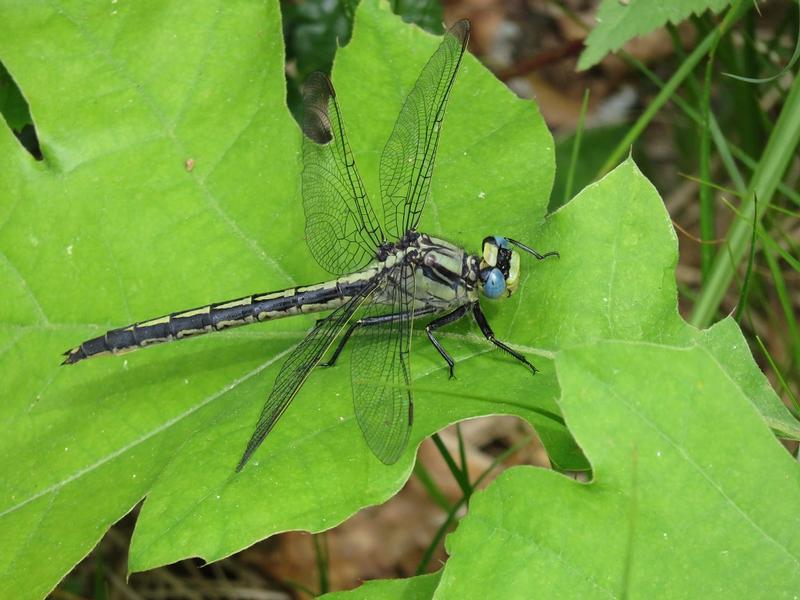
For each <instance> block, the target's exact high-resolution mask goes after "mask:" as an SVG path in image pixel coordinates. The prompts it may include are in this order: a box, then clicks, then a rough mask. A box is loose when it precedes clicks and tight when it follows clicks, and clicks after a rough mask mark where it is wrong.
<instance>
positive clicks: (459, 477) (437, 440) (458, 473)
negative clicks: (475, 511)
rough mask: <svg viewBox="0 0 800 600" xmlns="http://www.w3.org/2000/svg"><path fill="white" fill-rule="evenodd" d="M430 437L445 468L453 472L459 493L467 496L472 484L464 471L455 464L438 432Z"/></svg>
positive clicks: (470, 491)
mask: <svg viewBox="0 0 800 600" xmlns="http://www.w3.org/2000/svg"><path fill="white" fill-rule="evenodd" d="M431 439H432V440H433V443H434V444H436V448H437V449H438V450H439V453H440V454H441V455H442V458H443V459H444V462H445V463H447V468H448V469H450V472H451V473H452V474H453V478H454V479H455V480H456V483H458V487H460V488H461V493H462V494H464V495H465V496H467V497H469V495H470V494H472V486H470V483H469V480H468V479H466V477H465V476H464V472H463V471H462V470H461V469H459V468H458V465H456V461H455V460H453V456H452V455H451V454H450V452H449V451H448V450H447V447H446V446H445V445H444V442H443V441H442V438H441V437H439V434H438V433H434V434H433V435H432V436H431Z"/></svg>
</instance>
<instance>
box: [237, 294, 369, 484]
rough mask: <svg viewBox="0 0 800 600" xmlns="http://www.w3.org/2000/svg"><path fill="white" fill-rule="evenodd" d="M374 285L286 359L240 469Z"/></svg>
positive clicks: (330, 315)
mask: <svg viewBox="0 0 800 600" xmlns="http://www.w3.org/2000/svg"><path fill="white" fill-rule="evenodd" d="M374 288H375V284H374V283H373V284H371V285H369V286H366V287H365V288H364V289H362V290H361V291H360V292H359V293H358V294H357V295H356V296H353V297H352V298H351V299H350V300H348V301H347V303H345V304H343V305H342V306H340V307H339V308H337V309H336V310H335V311H333V312H332V313H331V314H329V315H328V316H327V317H326V318H325V319H324V320H323V321H321V322H320V323H319V324H318V325H317V326H316V327H315V328H314V329H312V330H311V331H310V332H309V333H308V335H306V337H305V338H304V339H303V341H302V342H300V344H299V345H298V346H297V347H296V348H295V349H294V350H293V351H292V353H291V354H290V355H289V358H287V359H286V362H284V363H283V366H281V370H280V371H279V372H278V376H277V377H276V378H275V385H274V386H273V387H272V392H270V395H269V398H268V399H267V402H266V403H265V404H264V408H263V410H262V411H261V416H260V417H259V418H258V424H257V425H256V429H255V431H254V432H253V435H252V436H251V437H250V441H249V442H247V448H245V451H244V454H243V455H242V458H241V460H240V461H239V465H238V466H237V467H236V470H237V471H240V470H241V469H242V467H244V465H245V464H246V463H247V461H248V460H250V457H251V456H252V455H253V452H255V451H256V449H257V448H258V447H259V446H260V445H261V442H263V441H264V438H265V437H267V434H268V433H269V432H270V431H271V430H272V428H273V427H274V426H275V423H277V421H278V419H280V417H281V415H283V412H284V411H285V410H286V408H287V407H288V406H289V403H290V402H291V401H292V399H293V398H294V397H295V394H297V391H298V390H299V389H300V387H301V386H302V385H303V382H305V380H306V377H308V374H309V373H310V372H311V369H313V368H314V367H315V366H316V365H317V363H318V362H319V361H320V359H321V358H322V355H323V354H324V353H325V351H326V350H327V349H328V348H329V347H330V345H331V343H332V342H333V340H334V339H336V336H337V335H338V334H339V332H340V331H341V330H342V328H343V327H344V326H345V325H347V322H348V321H349V320H350V317H352V316H353V313H354V312H355V311H356V310H357V309H358V307H359V306H360V305H361V303H362V302H363V301H364V299H365V298H367V297H368V296H369V294H370V292H371V291H372V290H373V289H374Z"/></svg>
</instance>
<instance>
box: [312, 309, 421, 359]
mask: <svg viewBox="0 0 800 600" xmlns="http://www.w3.org/2000/svg"><path fill="white" fill-rule="evenodd" d="M434 312H436V309H435V308H433V307H429V308H421V309H419V310H415V311H414V314H413V315H411V318H412V319H416V318H419V317H422V316H425V315H429V314H431V313H434ZM406 315H407V313H400V314H390V315H380V316H377V317H366V318H364V319H359V320H358V321H356V322H355V323H351V324H350V327H348V328H347V331H345V332H344V335H343V336H342V337H341V339H340V340H339V344H338V345H337V346H336V350H334V351H333V354H331V357H330V358H329V359H328V360H326V361H325V362H321V363H319V364H318V365H317V366H318V367H332V366H333V365H335V364H336V361H337V360H338V359H339V355H340V354H341V353H342V350H344V347H345V346H346V345H347V342H348V340H349V339H350V336H351V335H353V332H354V331H355V330H356V329H357V328H358V327H369V326H370V325H380V324H381V323H389V322H391V321H398V320H400V319H402V318H403V317H405V316H406Z"/></svg>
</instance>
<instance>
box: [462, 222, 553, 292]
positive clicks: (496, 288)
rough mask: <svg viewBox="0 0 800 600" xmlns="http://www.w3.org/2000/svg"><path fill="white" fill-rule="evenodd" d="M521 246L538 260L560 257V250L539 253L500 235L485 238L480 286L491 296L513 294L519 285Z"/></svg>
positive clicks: (480, 265) (479, 278)
mask: <svg viewBox="0 0 800 600" xmlns="http://www.w3.org/2000/svg"><path fill="white" fill-rule="evenodd" d="M514 247H516V248H519V249H520V250H522V251H523V252H527V253H528V254H530V255H531V256H533V257H535V258H536V259H537V260H543V259H545V258H547V257H548V256H554V257H556V258H558V252H545V253H544V254H539V253H538V252H537V251H536V250H534V249H533V248H529V247H528V246H526V245H525V244H523V243H522V242H518V241H517V240H512V239H511V238H506V237H502V236H499V235H490V236H489V237H486V238H483V255H482V256H481V261H480V264H479V266H478V286H479V287H480V289H481V291H482V292H483V293H484V294H486V296H488V297H489V298H502V297H503V296H510V295H511V294H513V293H514V292H515V291H516V289H517V286H518V285H519V253H517V251H516V250H514Z"/></svg>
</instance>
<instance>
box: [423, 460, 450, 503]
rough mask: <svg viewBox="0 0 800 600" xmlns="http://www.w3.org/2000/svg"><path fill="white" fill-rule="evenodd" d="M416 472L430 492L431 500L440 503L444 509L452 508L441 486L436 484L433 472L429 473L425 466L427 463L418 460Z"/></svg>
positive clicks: (426, 489)
mask: <svg viewBox="0 0 800 600" xmlns="http://www.w3.org/2000/svg"><path fill="white" fill-rule="evenodd" d="M414 474H415V475H416V476H417V479H419V482H420V483H421V484H422V487H424V488H425V491H427V492H428V496H430V498H431V500H433V501H434V502H435V503H436V504H438V505H439V506H440V507H441V508H442V510H450V503H449V502H448V501H447V498H445V497H444V494H443V493H442V490H440V489H439V486H438V485H436V482H435V481H434V480H433V477H431V474H430V473H428V469H426V468H425V465H423V464H422V463H421V462H419V461H417V462H416V463H415V464H414Z"/></svg>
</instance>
